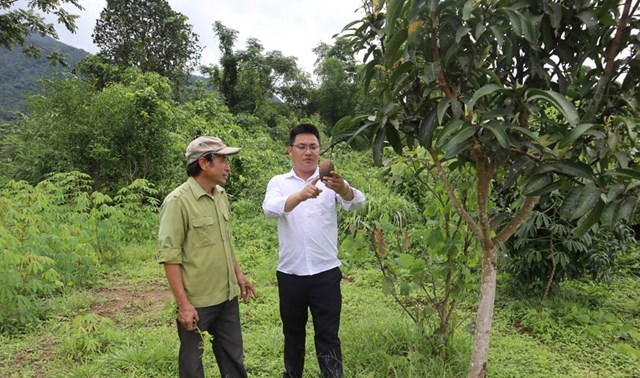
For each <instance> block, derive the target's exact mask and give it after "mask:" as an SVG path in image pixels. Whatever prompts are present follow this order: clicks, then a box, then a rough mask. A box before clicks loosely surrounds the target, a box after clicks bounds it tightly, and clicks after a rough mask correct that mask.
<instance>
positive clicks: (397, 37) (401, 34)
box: [384, 28, 407, 69]
mask: <svg viewBox="0 0 640 378" xmlns="http://www.w3.org/2000/svg"><path fill="white" fill-rule="evenodd" d="M406 41H407V29H406V28H404V29H400V30H398V31H397V32H396V33H395V34H394V35H393V37H391V39H389V40H388V41H387V44H386V45H385V51H384V55H385V56H386V57H387V59H389V58H391V57H393V56H395V55H396V53H397V52H398V50H399V49H400V47H401V46H402V44H403V43H405V42H406ZM395 63H396V60H395V59H391V60H387V68H388V69H390V68H391V67H392V66H393V65H394V64H395Z"/></svg>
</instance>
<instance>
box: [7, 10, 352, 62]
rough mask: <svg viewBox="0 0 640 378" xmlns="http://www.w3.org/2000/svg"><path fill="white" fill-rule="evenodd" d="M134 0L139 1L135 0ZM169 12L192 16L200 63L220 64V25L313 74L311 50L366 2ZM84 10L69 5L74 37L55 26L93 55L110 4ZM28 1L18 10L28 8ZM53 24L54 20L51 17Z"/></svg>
mask: <svg viewBox="0 0 640 378" xmlns="http://www.w3.org/2000/svg"><path fill="white" fill-rule="evenodd" d="M133 1H135V0H133ZM168 1H169V4H170V5H171V8H172V9H173V10H174V11H176V12H179V13H182V14H183V15H185V16H187V17H188V18H189V23H190V24H191V25H193V31H194V32H195V33H196V34H198V36H199V39H200V44H201V45H202V46H203V47H204V50H203V52H202V58H201V61H200V63H201V64H205V65H208V64H213V63H218V59H219V57H220V52H219V51H218V40H217V38H216V37H215V34H214V33H213V28H212V25H213V23H214V22H215V21H221V22H222V23H223V24H224V25H225V26H226V27H228V28H231V29H235V30H237V31H238V39H237V41H236V49H244V48H245V47H246V44H245V42H246V40H247V38H257V39H258V40H259V41H260V42H261V43H262V45H263V46H264V48H265V51H272V50H279V51H281V52H282V54H283V55H285V56H295V57H297V58H298V66H299V67H300V68H302V69H303V70H304V71H307V72H308V73H312V72H313V64H314V62H315V58H316V57H315V54H314V53H313V52H312V49H313V48H314V47H316V46H317V45H318V43H320V41H323V42H326V43H331V42H332V40H333V39H332V36H333V35H334V34H336V33H338V32H340V31H341V30H342V28H343V27H344V26H345V25H346V24H348V23H349V22H351V21H354V20H357V19H360V18H362V13H361V12H362V10H360V9H359V8H360V7H361V5H362V0H323V1H317V0H316V1H309V0H202V1H194V0H168ZM79 2H80V4H81V5H82V7H84V10H82V11H80V10H78V9H77V8H75V7H73V6H71V7H65V8H66V9H67V10H68V11H69V12H70V13H72V14H76V15H79V16H80V18H79V19H78V20H77V21H76V24H77V26H78V30H77V31H76V33H75V34H72V33H70V32H68V31H67V30H66V29H65V28H64V27H63V26H57V27H56V30H57V31H58V34H59V37H60V40H61V41H62V42H64V43H66V44H68V45H71V46H73V47H77V48H81V49H83V50H85V51H88V52H90V53H96V52H97V51H98V49H97V48H96V47H95V46H94V45H93V42H92V38H91V34H93V28H94V27H95V24H96V19H97V18H98V17H100V12H101V11H102V9H103V8H104V7H105V6H106V0H80V1H79ZM26 3H27V0H20V1H19V2H18V3H17V6H19V7H24V5H25V4H26ZM46 19H47V20H48V21H50V22H54V21H55V20H54V19H53V18H52V17H51V16H49V17H47V18H46Z"/></svg>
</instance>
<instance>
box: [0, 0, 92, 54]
mask: <svg viewBox="0 0 640 378" xmlns="http://www.w3.org/2000/svg"><path fill="white" fill-rule="evenodd" d="M14 3H15V0H0V10H2V12H3V13H2V14H0V45H2V46H4V47H6V48H7V49H9V50H11V49H13V48H14V47H15V46H22V47H23V48H24V49H23V51H24V53H25V55H26V56H30V57H34V58H38V57H40V52H41V48H40V47H38V46H37V45H36V44H34V43H33V42H30V41H29V36H30V35H31V34H32V33H37V34H40V35H41V36H49V37H52V38H55V39H57V38H58V33H57V32H56V29H55V27H54V25H53V24H51V23H47V22H46V21H45V20H44V18H43V17H42V16H41V15H40V14H38V12H43V13H47V14H53V15H55V16H56V17H57V20H58V23H59V24H62V25H64V27H65V28H67V30H69V31H70V32H75V31H76V29H77V27H76V19H77V18H78V16H76V15H72V14H70V13H69V12H67V11H66V10H65V9H64V8H63V7H62V5H63V4H72V5H74V6H75V7H77V8H78V9H80V10H82V9H84V8H82V7H81V6H80V4H79V3H78V1H77V0H41V1H29V3H28V5H27V9H14V10H9V9H11V7H12V6H13V4H14ZM47 59H49V60H50V61H51V62H59V63H62V64H64V63H65V62H64V56H62V55H61V54H60V53H58V52H55V51H50V52H48V55H47Z"/></svg>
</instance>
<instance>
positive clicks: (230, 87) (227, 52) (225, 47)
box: [203, 21, 238, 109]
mask: <svg viewBox="0 0 640 378" xmlns="http://www.w3.org/2000/svg"><path fill="white" fill-rule="evenodd" d="M213 31H214V33H215V34H216V36H217V37H218V45H219V48H220V51H221V52H222V56H221V57H220V65H221V66H222V72H220V70H219V69H217V68H216V67H214V68H204V69H203V71H204V72H207V73H209V74H210V75H212V76H213V84H214V86H216V87H218V88H220V92H222V94H223V95H224V98H225V102H226V104H227V106H228V107H229V109H233V108H234V107H235V105H236V103H237V102H238V96H237V94H236V85H237V83H238V58H237V57H236V55H235V53H234V51H233V48H234V45H235V43H236V39H237V38H238V31H237V30H233V29H230V28H228V27H226V26H225V25H224V24H223V23H222V22H220V21H216V22H214V23H213Z"/></svg>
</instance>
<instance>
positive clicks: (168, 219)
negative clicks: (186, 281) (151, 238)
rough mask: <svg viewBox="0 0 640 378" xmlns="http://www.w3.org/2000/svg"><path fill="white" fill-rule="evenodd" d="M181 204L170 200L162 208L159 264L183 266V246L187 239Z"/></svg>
mask: <svg viewBox="0 0 640 378" xmlns="http://www.w3.org/2000/svg"><path fill="white" fill-rule="evenodd" d="M182 216H183V214H182V211H181V210H180V206H179V202H178V201H177V200H176V199H174V198H170V199H168V200H167V201H165V203H164V204H163V205H162V207H161V208H160V227H159V231H158V242H159V245H160V247H159V249H158V255H157V258H158V263H160V264H181V263H182V245H183V243H184V239H185V230H184V223H183V221H182Z"/></svg>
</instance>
